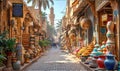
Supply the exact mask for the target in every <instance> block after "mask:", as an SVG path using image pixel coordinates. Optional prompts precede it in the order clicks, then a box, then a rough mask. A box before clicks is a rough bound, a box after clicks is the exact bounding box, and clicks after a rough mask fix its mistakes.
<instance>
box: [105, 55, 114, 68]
mask: <svg viewBox="0 0 120 71" xmlns="http://www.w3.org/2000/svg"><path fill="white" fill-rule="evenodd" d="M104 64H105V67H106V69H107V70H114V68H115V64H116V61H115V58H114V55H112V54H111V53H108V54H107V55H106V59H105V61H104Z"/></svg>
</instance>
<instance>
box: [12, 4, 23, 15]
mask: <svg viewBox="0 0 120 71" xmlns="http://www.w3.org/2000/svg"><path fill="white" fill-rule="evenodd" d="M12 8H13V9H12V16H13V17H23V4H22V3H13V6H12Z"/></svg>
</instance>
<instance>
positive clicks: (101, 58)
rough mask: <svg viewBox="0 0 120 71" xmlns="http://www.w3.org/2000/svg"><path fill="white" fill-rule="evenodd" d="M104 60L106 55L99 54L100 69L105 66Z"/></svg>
mask: <svg viewBox="0 0 120 71" xmlns="http://www.w3.org/2000/svg"><path fill="white" fill-rule="evenodd" d="M104 60H105V56H99V58H98V59H97V64H98V67H99V68H100V69H104V68H105V65H104Z"/></svg>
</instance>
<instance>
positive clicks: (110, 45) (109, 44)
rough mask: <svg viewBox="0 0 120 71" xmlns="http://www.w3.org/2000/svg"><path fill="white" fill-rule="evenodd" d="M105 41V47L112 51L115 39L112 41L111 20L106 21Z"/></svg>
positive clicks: (112, 24) (112, 26) (112, 28)
mask: <svg viewBox="0 0 120 71" xmlns="http://www.w3.org/2000/svg"><path fill="white" fill-rule="evenodd" d="M107 30H108V31H107V34H106V36H107V42H106V47H107V49H108V51H110V52H112V53H113V51H114V50H113V49H114V47H115V41H114V32H113V30H114V23H113V22H112V21H108V23H107Z"/></svg>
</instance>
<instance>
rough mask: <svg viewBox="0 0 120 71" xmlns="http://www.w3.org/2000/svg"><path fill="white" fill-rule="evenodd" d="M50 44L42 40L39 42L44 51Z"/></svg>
mask: <svg viewBox="0 0 120 71" xmlns="http://www.w3.org/2000/svg"><path fill="white" fill-rule="evenodd" d="M49 44H50V41H49V40H47V39H46V40H40V41H39V45H40V46H41V47H42V49H44V48H45V47H47V46H48V45H49Z"/></svg>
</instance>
